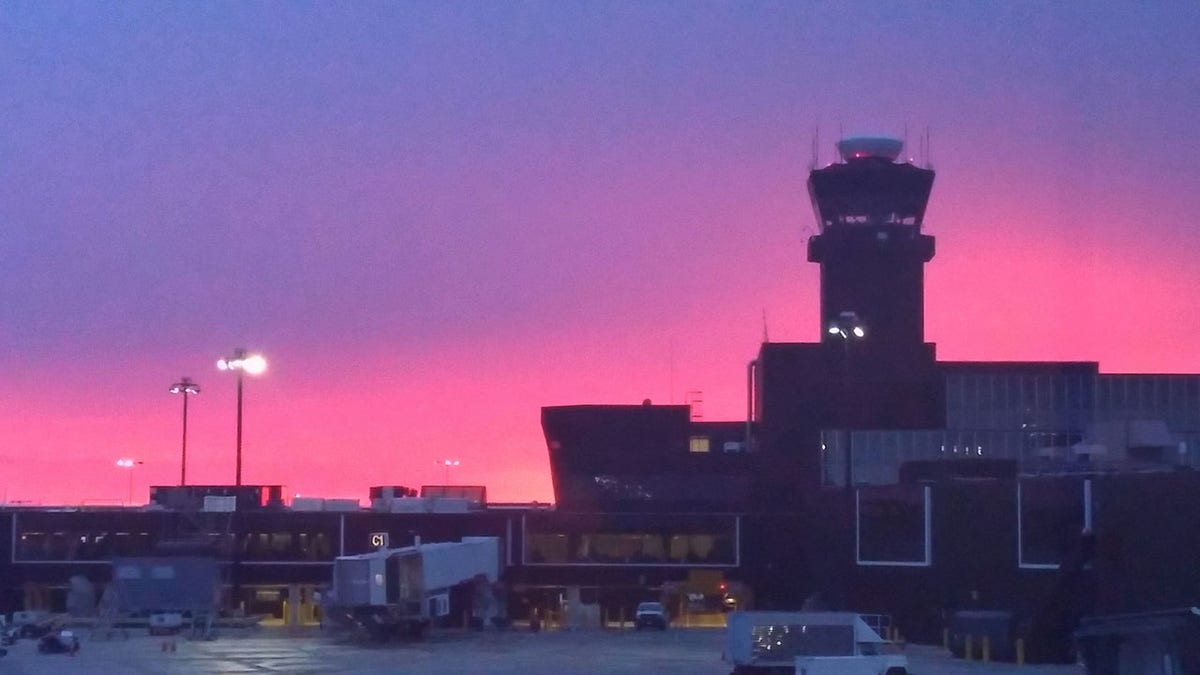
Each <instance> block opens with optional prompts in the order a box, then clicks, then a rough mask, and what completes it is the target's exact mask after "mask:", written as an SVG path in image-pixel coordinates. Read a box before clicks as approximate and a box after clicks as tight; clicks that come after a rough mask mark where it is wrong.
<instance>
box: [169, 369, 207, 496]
mask: <svg viewBox="0 0 1200 675" xmlns="http://www.w3.org/2000/svg"><path fill="white" fill-rule="evenodd" d="M168 391H170V392H171V393H172V394H182V395H183V455H182V457H181V458H180V460H179V484H180V485H187V402H188V396H195V395H196V394H199V393H200V385H198V384H196V383H195V382H192V379H191V378H189V377H181V378H179V381H178V382H176V383H175V384H173V385H171V388H170V389H169V390H168Z"/></svg>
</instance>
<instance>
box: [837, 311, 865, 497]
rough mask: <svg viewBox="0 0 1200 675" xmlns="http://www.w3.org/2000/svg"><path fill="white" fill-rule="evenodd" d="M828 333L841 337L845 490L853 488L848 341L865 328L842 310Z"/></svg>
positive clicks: (855, 316)
mask: <svg viewBox="0 0 1200 675" xmlns="http://www.w3.org/2000/svg"><path fill="white" fill-rule="evenodd" d="M828 331H829V334H830V335H834V336H837V337H840V338H841V339H842V421H843V424H845V427H846V444H845V445H844V446H843V453H842V456H843V457H844V458H845V464H846V466H845V470H846V490H847V491H853V490H854V443H853V441H852V438H853V432H852V431H851V427H852V426H853V425H852V424H851V423H850V407H851V395H850V341H851V340H862V339H864V338H865V337H867V329H866V326H865V325H864V324H863V322H862V321H861V320H860V319H859V318H858V314H856V313H854V312H842V313H841V314H839V315H838V316H837V318H836V319H834V320H833V321H830V322H829V328H828Z"/></svg>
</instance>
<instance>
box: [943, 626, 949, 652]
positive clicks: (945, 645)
mask: <svg viewBox="0 0 1200 675" xmlns="http://www.w3.org/2000/svg"><path fill="white" fill-rule="evenodd" d="M942 649H945V650H946V651H950V629H949V628H943V629H942Z"/></svg>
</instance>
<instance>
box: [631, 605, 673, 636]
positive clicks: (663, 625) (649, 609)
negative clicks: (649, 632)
mask: <svg viewBox="0 0 1200 675" xmlns="http://www.w3.org/2000/svg"><path fill="white" fill-rule="evenodd" d="M668 623H670V621H669V620H668V619H667V610H666V608H665V607H663V605H662V603H661V602H643V603H641V604H640V605H638V606H637V612H636V613H635V614H634V619H633V625H634V628H636V629H638V630H641V629H643V628H657V629H659V630H666V629H667V624H668Z"/></svg>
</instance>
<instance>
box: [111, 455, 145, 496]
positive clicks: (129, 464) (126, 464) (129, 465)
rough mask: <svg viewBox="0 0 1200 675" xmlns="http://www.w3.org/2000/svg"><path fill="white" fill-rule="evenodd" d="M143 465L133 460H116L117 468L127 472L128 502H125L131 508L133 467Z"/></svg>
mask: <svg viewBox="0 0 1200 675" xmlns="http://www.w3.org/2000/svg"><path fill="white" fill-rule="evenodd" d="M144 463H145V462H142V461H140V460H134V459H118V460H117V466H119V467H121V468H122V469H128V470H129V501H128V502H127V503H128V504H129V506H133V467H135V466H138V465H139V464H144Z"/></svg>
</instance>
